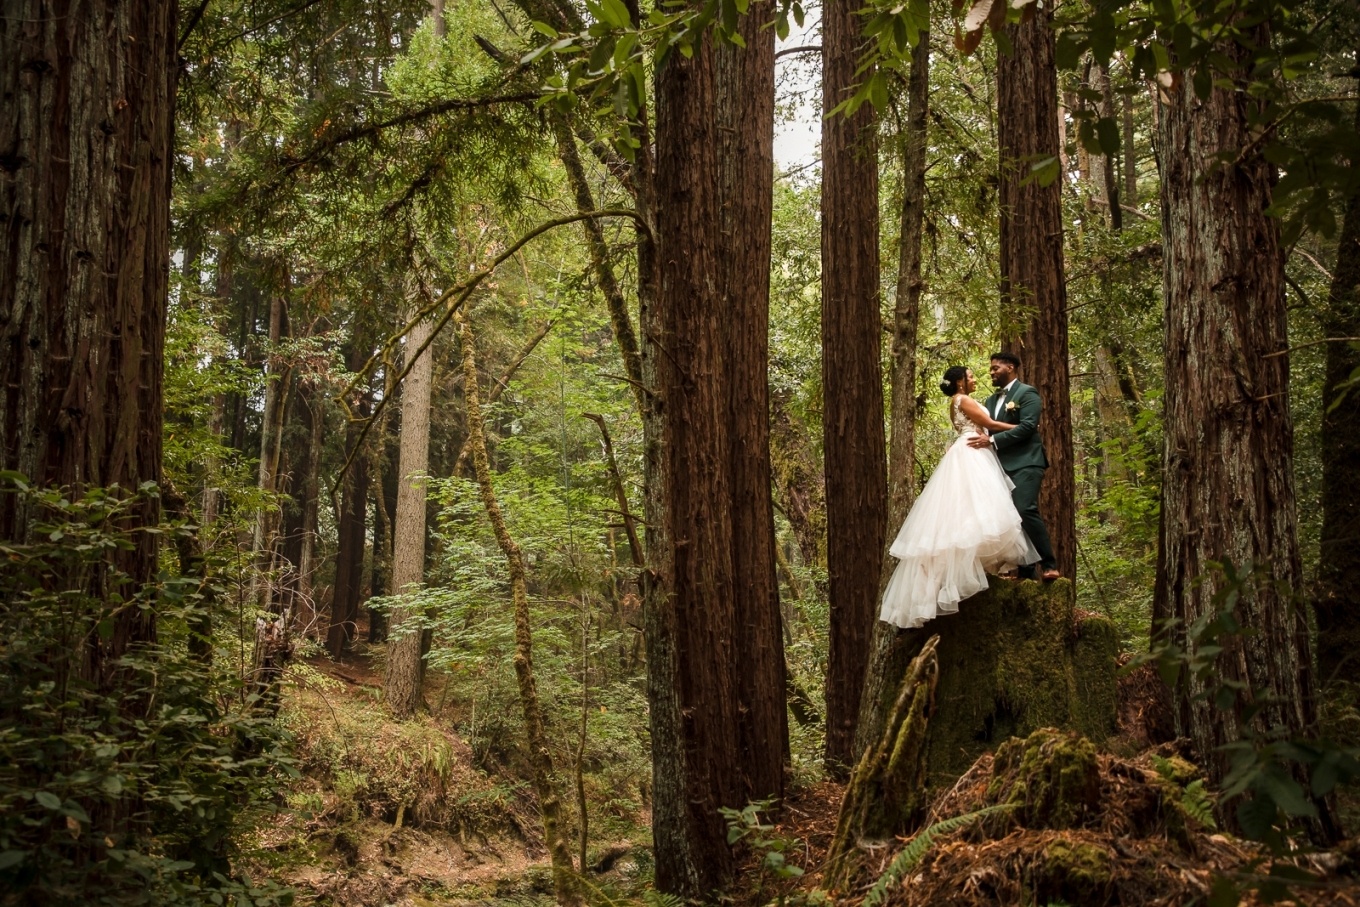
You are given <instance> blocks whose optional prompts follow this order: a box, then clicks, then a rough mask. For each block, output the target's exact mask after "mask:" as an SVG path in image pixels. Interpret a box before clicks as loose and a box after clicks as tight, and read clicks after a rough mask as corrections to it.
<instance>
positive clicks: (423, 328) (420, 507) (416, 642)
mask: <svg viewBox="0 0 1360 907" xmlns="http://www.w3.org/2000/svg"><path fill="white" fill-rule="evenodd" d="M441 21H442V20H441ZM413 295H414V296H415V297H416V298H417V299H418V298H420V294H419V291H415V292H413ZM413 308H418V306H413ZM433 331H434V324H433V323H432V322H431V321H430V320H429V319H424V320H422V321H420V322H418V323H417V324H416V326H415V327H414V328H412V329H411V333H410V334H409V335H408V336H407V338H406V355H407V356H408V357H411V356H415V357H416V358H415V359H414V360H413V361H412V362H411V363H410V370H409V371H408V372H407V373H406V378H405V379H404V380H403V381H402V385H403V386H402V389H401V453H400V455H399V464H400V465H399V466H398V468H397V519H396V522H395V525H394V526H393V527H392V590H391V591H392V592H393V594H396V595H400V594H401V593H403V592H407V591H410V587H411V586H417V585H419V584H420V583H421V582H423V581H424V579H425V473H426V471H427V470H428V469H429V463H430V385H431V383H432V381H433V378H434V353H433V351H432V350H429V349H427V350H425V351H424V352H423V353H418V351H419V350H420V348H421V347H422V346H424V345H425V344H426V341H428V340H429V339H430V337H431V334H432V333H433ZM413 616H414V615H413V614H412V613H411V612H410V611H409V610H408V609H407V608H406V607H404V606H398V607H396V608H394V609H393V610H392V616H391V618H390V620H389V622H388V634H389V635H390V637H391V642H389V643H388V646H387V676H386V678H385V682H384V688H383V689H384V696H385V698H386V700H387V707H388V709H390V710H391V712H392V714H393V715H395V716H396V717H397V718H409V717H410V716H411V715H412V714H414V713H415V711H416V709H418V708H419V707H420V705H421V690H420V688H421V674H422V672H421V670H420V664H421V658H422V654H423V653H422V651H421V648H422V646H421V631H420V630H419V629H414V630H413V629H412V628H411V627H405V628H404V629H403V625H405V624H407V623H409V622H411V618H412V617H413Z"/></svg>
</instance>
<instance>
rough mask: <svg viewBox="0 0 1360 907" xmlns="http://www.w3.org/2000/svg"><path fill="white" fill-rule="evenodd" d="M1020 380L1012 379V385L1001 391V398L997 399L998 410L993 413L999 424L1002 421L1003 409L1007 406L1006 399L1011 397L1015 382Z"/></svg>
mask: <svg viewBox="0 0 1360 907" xmlns="http://www.w3.org/2000/svg"><path fill="white" fill-rule="evenodd" d="M1019 380H1020V379H1019V378H1012V379H1011V383H1010V384H1007V385H1006V386H1005V387H1003V388H1002V389H1001V396H1000V397H997V398H996V410H995V411H994V412H993V413H992V418H993V419H996V420H997V421H998V422H999V421H1001V407H1003V406H1005V405H1006V397H1008V396H1009V395H1010V392H1011V388H1013V387H1015V382H1017V381H1019Z"/></svg>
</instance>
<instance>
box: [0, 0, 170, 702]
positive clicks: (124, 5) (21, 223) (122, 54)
mask: <svg viewBox="0 0 1360 907" xmlns="http://www.w3.org/2000/svg"><path fill="white" fill-rule="evenodd" d="M175 27H176V4H174V3H162V2H158V0H123V2H117V0H109V2H104V3H88V4H79V3H52V2H44V0H13V2H6V3H5V5H4V14H3V16H0V97H3V98H4V103H3V104H0V212H3V213H2V214H0V237H3V238H2V239H0V440H3V444H0V468H3V469H12V470H16V471H18V472H21V473H23V474H24V475H26V476H28V478H29V479H30V480H31V481H33V482H36V483H38V484H41V485H57V486H65V487H68V488H70V489H72V491H73V492H75V493H79V492H80V491H81V490H82V489H87V488H94V487H98V486H110V485H118V486H120V487H121V488H122V489H123V491H124V493H131V492H135V491H136V490H137V489H138V488H139V487H140V486H141V484H142V483H143V482H159V481H160V479H161V422H162V415H163V402H162V373H163V367H164V366H163V359H164V356H163V349H164V341H165V311H166V294H167V286H168V283H167V281H168V274H169V265H170V176H171V163H172V152H173V128H172V127H173V116H174V106H175V78H176V73H177V68H178V67H177V59H176V53H175V39H176V34H175ZM159 516H160V506H159V503H158V501H157V499H156V498H155V497H154V496H147V497H146V498H145V499H143V500H142V501H140V502H139V503H138V504H137V506H136V509H135V511H134V512H133V513H132V514H131V516H130V524H131V525H130V527H129V528H134V527H137V526H153V525H155V524H156V523H157V521H158V520H159ZM29 520H30V514H28V513H26V512H25V511H24V510H23V506H22V504H21V503H20V501H19V499H18V497H17V496H14V495H3V496H0V539H6V540H14V541H20V540H24V539H25V537H26V536H27V533H28V532H29ZM134 537H135V539H136V543H135V545H134V546H133V547H132V548H131V549H129V550H125V551H124V550H120V551H117V552H114V553H113V554H112V555H111V558H112V561H113V564H114V566H115V567H116V568H117V569H118V570H119V571H121V572H123V573H125V574H126V575H127V576H128V577H129V578H130V579H131V581H132V582H133V583H134V584H137V585H140V584H142V583H145V582H149V581H150V580H151V579H152V578H153V577H154V575H155V572H156V559H157V547H158V546H157V538H158V536H157V535H156V534H155V533H151V532H142V533H137V534H136V535H135V536H134ZM94 591H96V593H98V592H99V591H100V590H97V589H96V590H94ZM113 623H114V626H113V631H112V633H111V635H109V636H108V637H107V638H105V637H103V636H102V635H101V634H94V633H92V634H91V635H90V643H89V645H88V647H87V648H88V650H87V652H86V659H85V673H86V676H87V678H88V679H90V680H92V681H94V682H96V683H100V684H106V683H111V682H113V672H112V668H111V666H112V665H113V664H114V662H115V661H116V660H117V658H118V657H119V656H121V655H122V654H123V653H124V652H126V651H127V650H128V648H129V647H130V646H132V645H134V644H135V643H137V642H140V641H144V640H149V639H152V638H154V636H155V622H154V616H153V613H152V612H151V611H148V610H143V609H140V608H131V609H127V610H124V611H121V612H120V613H119V614H118V615H117V617H116V618H115V620H114V622H113Z"/></svg>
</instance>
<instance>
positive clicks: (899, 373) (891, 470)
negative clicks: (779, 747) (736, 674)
mask: <svg viewBox="0 0 1360 907" xmlns="http://www.w3.org/2000/svg"><path fill="white" fill-rule="evenodd" d="M929 116H930V32H929V31H925V30H922V32H921V36H920V39H919V41H918V43H917V45H916V47H915V49H914V50H913V51H912V58H911V74H910V76H909V77H908V79H907V121H906V123H905V124H903V128H902V130H901V145H902V211H901V221H900V224H899V231H898V247H897V290H896V295H895V298H894V301H893V322H892V373H891V375H890V376H889V386H890V387H891V388H892V411H891V422H890V426H891V435H890V437H889V444H888V524H887V526H888V531H889V532H892V530H893V529H895V527H898V526H901V525H902V521H903V520H905V519H906V518H907V514H908V513H909V512H910V511H911V504H912V501H913V500H914V499H915V497H916V469H915V460H916V412H917V406H916V337H917V327H918V325H919V322H920V315H921V291H922V290H923V289H924V282H923V280H922V278H921V241H922V239H923V234H922V227H923V226H924V223H925V194H926V148H927V144H926V138H927V132H926V130H927V128H928V124H929ZM882 560H883V566H882V570H881V573H880V576H879V595H880V597H881V596H882V590H884V589H886V588H887V584H888V580H889V579H890V578H891V577H892V571H893V569H894V568H895V567H896V565H897V559H896V558H894V557H892V556H891V555H889V554H888V553H887V552H886V551H885V552H884V554H883V559H882ZM912 632H923V631H906V633H912ZM904 635H906V634H905V633H903V632H902V631H899V630H898V629H897V628H896V627H894V626H893V625H892V624H889V623H886V622H884V621H877V622H876V623H875V624H874V638H873V646H872V649H871V650H870V653H869V666H868V669H867V672H866V675H865V679H864V693H863V695H862V696H861V698H860V706H859V722H858V725H857V727H856V729H855V754H856V755H857V756H859V755H862V754H863V753H864V751H865V750H866V749H867V748H869V747H870V746H872V745H873V744H874V743H875V742H876V741H877V740H878V739H879V738H880V737H881V735H882V733H883V723H884V721H885V719H886V718H887V711H888V709H889V708H890V707H891V706H892V701H891V697H893V696H894V695H895V694H896V691H897V688H898V685H899V684H900V682H901V678H902V676H903V674H904V673H905V671H906V670H907V668H908V666H909V664H910V661H909V659H908V657H907V652H908V651H911V650H913V649H915V648H919V646H909V645H905V644H904V643H905V642H906V641H905V640H904V639H899V637H902V636H904Z"/></svg>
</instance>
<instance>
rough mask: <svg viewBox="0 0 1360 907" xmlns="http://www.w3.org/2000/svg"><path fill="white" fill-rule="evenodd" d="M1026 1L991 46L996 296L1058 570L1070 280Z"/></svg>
mask: <svg viewBox="0 0 1360 907" xmlns="http://www.w3.org/2000/svg"><path fill="white" fill-rule="evenodd" d="M1037 6H1038V4H1035V5H1032V6H1029V7H1026V13H1027V14H1028V13H1029V12H1030V11H1031V10H1033V11H1034V12H1033V15H1032V16H1029V15H1027V17H1026V19H1025V20H1024V21H1022V22H1020V23H1019V24H1014V25H1008V26H1006V37H1007V38H1008V39H1009V43H1010V45H1011V47H1010V52H1009V53H1007V52H1006V51H1005V50H1004V49H1003V50H1001V51H999V52H998V54H997V64H996V83H997V139H998V141H999V143H1000V145H1001V172H1000V179H999V186H998V195H999V198H1000V204H1001V305H1002V325H1003V330H1004V331H1005V332H1006V338H1005V339H1007V340H1008V341H1009V343H1008V345H1010V346H1013V347H1015V348H1018V351H1019V353H1020V357H1021V359H1022V360H1023V361H1024V367H1023V369H1022V371H1021V373H1020V377H1021V380H1023V381H1024V382H1025V383H1027V384H1031V385H1033V386H1034V387H1035V388H1037V389H1038V391H1039V395H1040V396H1041V397H1042V398H1043V401H1044V413H1043V422H1042V425H1041V427H1040V431H1041V432H1042V434H1043V439H1044V449H1045V450H1046V451H1047V453H1048V463H1049V469H1048V472H1047V474H1046V475H1045V477H1044V483H1043V489H1042V491H1041V493H1040V496H1039V509H1040V512H1041V513H1043V516H1044V521H1045V523H1046V524H1047V525H1048V532H1049V538H1050V539H1051V541H1052V543H1053V551H1054V554H1055V555H1056V557H1057V561H1058V569H1059V570H1060V571H1062V573H1063V575H1064V576H1074V575H1075V574H1076V568H1077V528H1076V478H1075V472H1074V464H1073V459H1072V405H1071V395H1070V391H1069V380H1068V369H1067V355H1068V346H1067V282H1066V279H1065V277H1064V274H1063V220H1062V183H1061V181H1059V180H1054V181H1053V182H1051V183H1049V185H1047V186H1044V185H1041V183H1040V181H1039V180H1037V179H1031V178H1029V177H1030V166H1031V165H1032V164H1033V163H1035V162H1036V161H1042V160H1044V159H1054V160H1056V159H1057V158H1058V127H1057V122H1058V71H1057V67H1056V65H1055V64H1054V57H1053V53H1054V37H1053V27H1052V26H1053V21H1052V20H1053V8H1052V4H1045V5H1044V8H1043V9H1036V7H1037Z"/></svg>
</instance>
